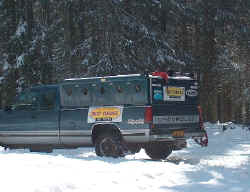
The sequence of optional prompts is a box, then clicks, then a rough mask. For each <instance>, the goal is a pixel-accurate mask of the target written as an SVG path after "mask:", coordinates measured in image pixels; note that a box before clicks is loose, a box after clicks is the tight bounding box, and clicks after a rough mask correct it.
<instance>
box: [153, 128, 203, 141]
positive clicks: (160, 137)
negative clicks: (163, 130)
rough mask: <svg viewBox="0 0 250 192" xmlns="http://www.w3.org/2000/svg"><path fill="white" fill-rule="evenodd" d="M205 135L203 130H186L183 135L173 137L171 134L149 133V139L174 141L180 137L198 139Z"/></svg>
mask: <svg viewBox="0 0 250 192" xmlns="http://www.w3.org/2000/svg"><path fill="white" fill-rule="evenodd" d="M204 136H205V132H203V131H201V132H187V133H185V134H184V137H173V136H172V134H151V135H150V136H149V140H150V141H151V142H153V141H176V140H179V139H180V140H182V139H190V138H192V139H198V138H202V137H204Z"/></svg>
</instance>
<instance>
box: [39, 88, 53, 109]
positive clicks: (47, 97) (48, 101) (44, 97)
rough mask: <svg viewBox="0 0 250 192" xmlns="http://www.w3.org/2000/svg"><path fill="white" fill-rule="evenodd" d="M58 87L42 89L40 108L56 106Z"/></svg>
mask: <svg viewBox="0 0 250 192" xmlns="http://www.w3.org/2000/svg"><path fill="white" fill-rule="evenodd" d="M56 94H57V90H56V89H47V90H45V91H44V90H43V91H41V100H40V109H41V110H50V109H54V108H55V107H56Z"/></svg>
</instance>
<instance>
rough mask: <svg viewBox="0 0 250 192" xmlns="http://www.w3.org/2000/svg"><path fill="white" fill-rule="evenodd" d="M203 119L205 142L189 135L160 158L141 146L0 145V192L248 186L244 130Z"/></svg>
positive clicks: (244, 191) (214, 191)
mask: <svg viewBox="0 0 250 192" xmlns="http://www.w3.org/2000/svg"><path fill="white" fill-rule="evenodd" d="M234 127H235V129H228V130H226V131H225V132H223V131H222V125H215V124H209V123H206V129H207V131H208V136H209V146H208V147H206V148H205V147H204V148H202V147H200V146H198V145H197V144H195V143H194V142H193V141H192V140H190V141H189V142H188V148H187V149H184V150H182V151H177V152H174V153H172V155H171V156H169V158H168V159H167V160H165V161H152V160H149V158H148V157H147V155H146V154H145V152H144V151H143V150H142V151H141V152H140V153H138V154H136V155H130V156H126V158H120V159H112V158H100V157H97V156H96V155H95V153H94V149H93V148H82V149H76V150H54V152H53V153H51V154H46V153H45V154H44V153H30V152H29V151H28V150H7V151H4V149H3V148H0V162H1V164H0V191H1V192H17V191H20V192H31V191H32V192H89V191H96V192H100V191H109V192H110V191H116V192H117V191H131V192H136V191H145V192H147V191H150V192H157V191H164V192H224V191H225V192H250V131H249V130H247V129H242V128H241V127H240V126H234Z"/></svg>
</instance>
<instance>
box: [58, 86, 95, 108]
mask: <svg viewBox="0 0 250 192" xmlns="http://www.w3.org/2000/svg"><path fill="white" fill-rule="evenodd" d="M61 94H62V105H63V106H69V107H73V106H78V107H85V106H89V105H91V103H92V87H91V86H90V85H88V84H79V85H78V84H69V85H63V86H62V91H61Z"/></svg>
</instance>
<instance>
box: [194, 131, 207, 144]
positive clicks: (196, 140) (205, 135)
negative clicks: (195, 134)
mask: <svg viewBox="0 0 250 192" xmlns="http://www.w3.org/2000/svg"><path fill="white" fill-rule="evenodd" d="M194 141H195V142H196V143H197V144H199V145H200V146H202V147H207V145H208V136H207V132H206V130H204V136H203V137H201V138H199V139H197V138H196V139H194Z"/></svg>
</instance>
